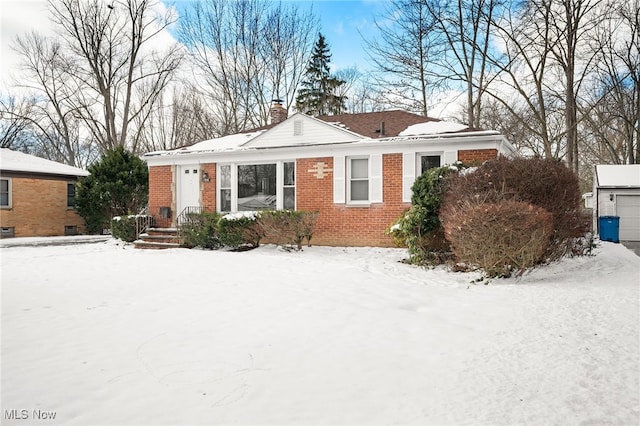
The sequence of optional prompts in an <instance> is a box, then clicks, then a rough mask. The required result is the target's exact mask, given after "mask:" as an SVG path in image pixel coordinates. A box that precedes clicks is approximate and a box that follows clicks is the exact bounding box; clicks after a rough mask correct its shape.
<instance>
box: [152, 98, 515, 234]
mask: <svg viewBox="0 0 640 426" xmlns="http://www.w3.org/2000/svg"><path fill="white" fill-rule="evenodd" d="M274 109H275V110H277V112H278V114H275V115H274V116H275V117H278V118H282V121H281V122H276V123H273V124H272V125H270V126H267V127H265V128H262V129H259V130H257V131H254V132H251V133H241V134H236V135H231V136H225V137H222V138H218V139H213V140H210V141H204V142H200V143H197V144H195V145H193V146H190V147H187V148H182V149H178V150H173V151H160V152H151V153H148V154H146V155H145V156H144V157H143V159H144V160H146V161H147V164H148V165H149V212H150V214H152V215H154V216H156V220H157V223H158V224H159V225H160V226H175V225H176V218H177V217H178V216H179V215H180V212H182V211H184V210H185V209H187V208H191V207H201V208H204V209H205V210H209V211H219V212H235V211H246V210H264V209H296V210H307V211H318V212H319V213H320V214H319V217H318V223H317V226H316V230H315V233H314V236H313V243H314V244H318V245H343V246H390V245H392V241H391V239H390V238H389V237H388V236H387V235H385V230H386V229H387V228H388V227H389V226H390V225H391V224H392V223H393V222H394V221H395V220H396V219H397V218H398V217H399V216H400V215H401V214H402V213H403V212H404V211H405V210H406V209H407V208H408V207H409V206H410V202H411V186H412V185H413V182H414V181H415V179H416V177H417V176H419V175H420V174H421V173H422V171H423V170H425V169H427V168H430V167H437V166H441V165H445V164H451V163H454V162H456V161H458V160H461V161H475V162H482V161H484V160H488V159H493V158H496V157H497V156H499V155H504V156H509V157H511V156H514V155H516V151H515V149H514V148H513V146H511V144H510V143H509V142H508V141H507V140H506V139H505V138H504V136H502V135H500V134H499V133H497V132H495V131H474V130H470V129H468V128H467V127H466V126H464V125H460V124H456V123H447V122H443V121H440V120H436V119H433V118H428V117H423V116H419V115H416V114H411V113H408V112H405V111H386V112H377V113H365V114H345V115H339V116H326V117H320V118H313V117H309V116H307V115H304V114H295V115H293V116H291V117H289V118H286V114H282V107H281V106H276V108H274Z"/></svg>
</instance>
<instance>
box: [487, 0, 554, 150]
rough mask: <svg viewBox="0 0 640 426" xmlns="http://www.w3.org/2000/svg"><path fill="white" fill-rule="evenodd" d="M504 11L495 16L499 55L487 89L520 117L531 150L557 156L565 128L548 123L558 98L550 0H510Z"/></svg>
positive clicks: (493, 96)
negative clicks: (562, 129) (547, 0)
mask: <svg viewBox="0 0 640 426" xmlns="http://www.w3.org/2000/svg"><path fill="white" fill-rule="evenodd" d="M508 6H509V7H507V8H506V11H505V14H504V15H502V16H499V17H495V18H494V23H493V26H494V29H495V37H496V40H497V41H498V42H499V43H500V44H501V45H502V46H503V55H502V56H501V57H499V58H496V57H492V60H493V64H494V66H496V68H498V69H499V71H500V73H499V74H498V77H497V78H496V79H495V80H494V81H493V82H492V84H491V85H490V86H489V88H488V90H487V94H489V95H490V96H491V97H492V98H493V99H494V100H495V101H497V102H498V103H499V104H500V105H501V106H502V107H503V108H504V109H506V110H507V111H508V112H509V114H510V116H511V117H512V118H513V119H514V120H517V121H519V122H520V126H522V127H523V128H524V129H525V130H526V133H527V134H529V135H531V136H530V137H528V138H526V139H527V140H529V141H531V142H537V144H539V145H538V146H536V145H534V144H531V143H530V144H529V149H530V150H531V151H532V152H535V153H538V154H541V156H543V157H544V158H557V156H558V153H559V150H558V147H559V146H560V144H561V143H562V138H563V137H564V131H563V132H561V133H560V134H558V132H557V131H554V129H553V128H552V127H550V123H551V121H552V118H551V117H552V116H554V115H555V114H557V113H558V111H559V110H560V108H561V104H560V103H559V100H558V98H557V97H555V96H552V95H551V93H552V92H553V91H554V90H555V89H554V88H552V87H551V86H552V85H554V82H555V81H556V75H555V74H554V73H553V68H552V66H551V65H550V63H551V62H552V60H553V58H552V47H553V43H554V42H553V40H552V39H551V37H550V25H551V24H550V8H551V4H550V3H549V2H539V3H536V2H527V3H524V4H521V3H520V2H514V3H512V4H510V5H508Z"/></svg>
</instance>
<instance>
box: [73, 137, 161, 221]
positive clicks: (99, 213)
mask: <svg viewBox="0 0 640 426" xmlns="http://www.w3.org/2000/svg"><path fill="white" fill-rule="evenodd" d="M88 171H89V173H91V174H90V175H89V176H86V177H81V178H80V179H79V180H78V184H77V188H76V198H75V204H76V210H77V212H78V214H79V215H80V216H81V217H82V218H84V220H85V222H86V225H87V231H88V232H89V233H100V232H102V230H103V229H104V228H107V227H108V226H109V221H110V219H111V218H112V217H114V216H121V217H122V216H125V215H129V214H135V213H138V212H140V210H141V209H142V208H143V207H145V206H146V205H147V198H148V188H149V186H148V176H149V173H148V169H147V164H146V163H145V162H144V161H142V160H141V159H140V158H138V157H136V156H135V155H133V154H131V153H130V152H128V151H127V150H125V149H124V148H122V147H118V148H115V149H113V150H110V151H107V152H106V153H105V155H104V156H103V157H102V159H101V160H100V161H98V162H96V163H94V164H92V165H91V166H89V168H88Z"/></svg>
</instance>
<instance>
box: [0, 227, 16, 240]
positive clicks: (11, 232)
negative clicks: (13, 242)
mask: <svg viewBox="0 0 640 426" xmlns="http://www.w3.org/2000/svg"><path fill="white" fill-rule="evenodd" d="M15 236H16V228H14V227H13V226H10V227H6V228H0V238H13V237H15Z"/></svg>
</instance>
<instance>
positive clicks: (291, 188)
mask: <svg viewBox="0 0 640 426" xmlns="http://www.w3.org/2000/svg"><path fill="white" fill-rule="evenodd" d="M282 169H283V170H282V173H283V185H282V196H283V200H282V208H283V209H285V210H295V209H296V163H295V162H293V161H287V162H284V163H282Z"/></svg>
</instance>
